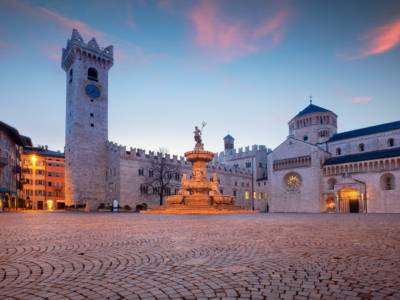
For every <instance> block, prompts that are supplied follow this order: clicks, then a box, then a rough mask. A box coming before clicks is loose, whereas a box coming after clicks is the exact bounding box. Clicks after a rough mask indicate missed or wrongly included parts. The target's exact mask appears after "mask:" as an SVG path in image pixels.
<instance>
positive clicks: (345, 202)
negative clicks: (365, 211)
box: [339, 188, 362, 213]
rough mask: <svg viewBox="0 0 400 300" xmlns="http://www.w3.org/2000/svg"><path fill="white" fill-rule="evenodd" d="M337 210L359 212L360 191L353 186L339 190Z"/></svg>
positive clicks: (360, 207) (360, 208)
mask: <svg viewBox="0 0 400 300" xmlns="http://www.w3.org/2000/svg"><path fill="white" fill-rule="evenodd" d="M339 203H340V204H339V211H340V212H346V213H359V212H360V210H361V211H362V206H361V205H362V203H361V193H360V191H358V190H356V189H354V188H344V189H341V190H340V191H339Z"/></svg>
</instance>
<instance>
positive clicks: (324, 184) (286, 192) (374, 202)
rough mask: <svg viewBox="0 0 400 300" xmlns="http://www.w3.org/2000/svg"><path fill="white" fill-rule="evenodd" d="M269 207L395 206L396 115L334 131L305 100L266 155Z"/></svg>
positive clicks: (399, 167)
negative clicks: (392, 118) (378, 122)
mask: <svg viewBox="0 0 400 300" xmlns="http://www.w3.org/2000/svg"><path fill="white" fill-rule="evenodd" d="M268 166H269V168H268V184H267V185H266V192H267V193H268V195H269V197H268V201H269V206H270V210H271V211H272V212H343V213H347V212H352V213H353V212H364V213H366V212H371V213H375V212H376V213H380V212H384V213H393V212H397V213H399V212H400V187H399V180H400V121H398V122H392V123H387V124H381V125H377V126H371V127H367V128H362V129H357V130H352V131H348V132H342V133H337V115H336V114H335V113H333V112H332V111H329V110H327V109H325V108H322V107H319V106H316V105H314V104H312V103H310V105H309V106H307V107H306V108H305V109H304V110H303V111H301V112H300V113H299V114H298V115H296V116H295V117H294V118H293V119H292V120H290V121H289V136H288V137H287V139H286V140H285V141H284V142H283V143H282V144H281V145H279V146H278V147H277V148H276V149H274V150H273V151H272V152H271V153H270V154H269V155H268Z"/></svg>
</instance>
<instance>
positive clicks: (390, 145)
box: [388, 138, 394, 147]
mask: <svg viewBox="0 0 400 300" xmlns="http://www.w3.org/2000/svg"><path fill="white" fill-rule="evenodd" d="M388 146H389V147H393V146H394V139H393V138H390V139H388Z"/></svg>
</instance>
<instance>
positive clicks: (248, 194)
mask: <svg viewBox="0 0 400 300" xmlns="http://www.w3.org/2000/svg"><path fill="white" fill-rule="evenodd" d="M244 198H245V199H246V200H249V199H250V192H248V191H246V192H244Z"/></svg>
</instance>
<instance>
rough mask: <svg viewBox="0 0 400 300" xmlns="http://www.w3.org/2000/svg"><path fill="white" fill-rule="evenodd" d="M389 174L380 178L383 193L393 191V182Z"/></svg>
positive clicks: (392, 177) (391, 175)
mask: <svg viewBox="0 0 400 300" xmlns="http://www.w3.org/2000/svg"><path fill="white" fill-rule="evenodd" d="M394 179H395V178H394V176H393V174H391V173H387V174H383V175H382V176H381V188H382V190H385V191H390V190H394V189H395V180H394Z"/></svg>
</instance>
